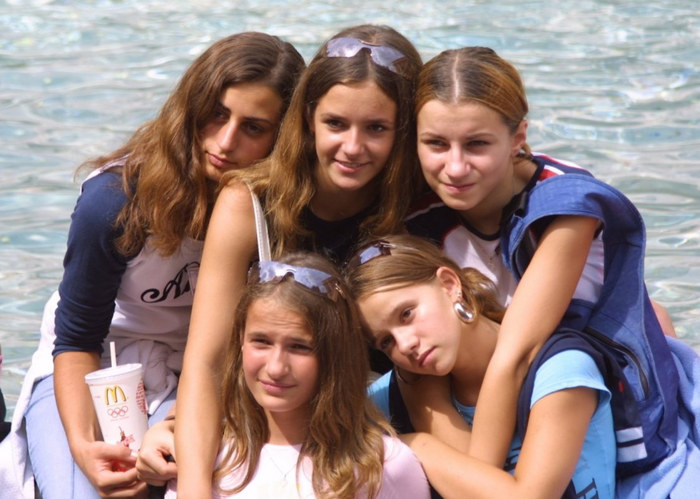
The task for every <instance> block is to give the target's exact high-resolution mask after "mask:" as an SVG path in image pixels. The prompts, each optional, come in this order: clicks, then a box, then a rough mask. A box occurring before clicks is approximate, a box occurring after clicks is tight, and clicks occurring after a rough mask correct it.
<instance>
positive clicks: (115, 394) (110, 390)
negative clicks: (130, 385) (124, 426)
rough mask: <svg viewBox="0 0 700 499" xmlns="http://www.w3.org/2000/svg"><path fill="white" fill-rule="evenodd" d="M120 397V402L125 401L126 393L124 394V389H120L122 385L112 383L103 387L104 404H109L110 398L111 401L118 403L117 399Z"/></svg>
mask: <svg viewBox="0 0 700 499" xmlns="http://www.w3.org/2000/svg"><path fill="white" fill-rule="evenodd" d="M120 398H121V401H122V402H126V395H124V390H122V387H121V386H119V385H114V386H111V387H110V386H108V387H106V388H105V404H106V405H109V404H110V403H111V402H110V400H112V401H113V403H115V404H116V403H118V402H119V399H120Z"/></svg>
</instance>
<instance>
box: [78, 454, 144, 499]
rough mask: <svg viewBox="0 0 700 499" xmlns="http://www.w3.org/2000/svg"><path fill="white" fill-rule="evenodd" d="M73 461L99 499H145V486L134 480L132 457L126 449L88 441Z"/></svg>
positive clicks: (133, 459) (134, 469)
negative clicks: (100, 498)
mask: <svg viewBox="0 0 700 499" xmlns="http://www.w3.org/2000/svg"><path fill="white" fill-rule="evenodd" d="M76 462H77V463H78V465H79V466H80V468H81V469H82V470H83V473H85V476H86V477H87V478H88V480H90V483H92V485H93V486H94V487H95V489H96V490H97V492H98V493H99V494H100V496H101V497H105V498H121V497H141V498H146V497H148V486H147V485H146V483H145V482H142V481H140V480H139V479H138V477H137V473H136V468H135V465H136V458H135V457H134V456H132V455H131V450H130V449H129V448H128V447H124V446H123V445H119V444H108V443H105V442H101V441H96V442H88V443H85V444H84V445H83V446H81V448H80V450H79V451H78V452H76Z"/></svg>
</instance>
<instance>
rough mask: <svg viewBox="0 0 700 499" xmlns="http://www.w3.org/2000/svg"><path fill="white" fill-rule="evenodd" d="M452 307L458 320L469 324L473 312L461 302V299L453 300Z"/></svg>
mask: <svg viewBox="0 0 700 499" xmlns="http://www.w3.org/2000/svg"><path fill="white" fill-rule="evenodd" d="M460 298H461V297H460ZM452 308H453V309H454V311H455V313H456V314H457V317H459V320H461V321H462V322H464V323H466V324H469V323H470V322H472V321H473V320H474V312H472V311H471V310H468V309H467V307H465V306H464V303H462V300H461V299H460V300H457V301H456V302H454V305H452Z"/></svg>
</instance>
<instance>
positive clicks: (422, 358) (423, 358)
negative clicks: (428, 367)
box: [418, 347, 435, 367]
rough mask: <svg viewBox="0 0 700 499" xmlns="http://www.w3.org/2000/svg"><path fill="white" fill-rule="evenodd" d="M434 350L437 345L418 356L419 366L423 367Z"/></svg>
mask: <svg viewBox="0 0 700 499" xmlns="http://www.w3.org/2000/svg"><path fill="white" fill-rule="evenodd" d="M433 350H435V347H432V348H429V349H428V350H426V351H425V352H423V353H422V354H420V355H419V356H418V366H419V367H423V366H424V365H425V362H426V361H427V360H428V357H430V354H431V353H433Z"/></svg>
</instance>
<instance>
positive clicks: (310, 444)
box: [214, 253, 393, 498]
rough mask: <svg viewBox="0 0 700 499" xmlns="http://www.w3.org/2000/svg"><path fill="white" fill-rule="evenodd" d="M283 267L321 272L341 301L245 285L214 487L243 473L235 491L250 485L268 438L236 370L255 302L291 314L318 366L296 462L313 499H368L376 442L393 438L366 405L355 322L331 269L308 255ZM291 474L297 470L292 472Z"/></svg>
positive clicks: (286, 284)
mask: <svg viewBox="0 0 700 499" xmlns="http://www.w3.org/2000/svg"><path fill="white" fill-rule="evenodd" d="M281 261H283V262H284V263H287V264H290V265H298V266H304V267H310V268H314V269H318V270H322V271H323V272H326V273H327V274H330V275H331V276H332V277H334V278H335V279H336V280H337V282H338V286H339V288H340V293H341V296H340V297H339V298H338V299H337V300H336V301H332V300H331V299H330V298H328V297H326V296H321V295H319V294H317V293H315V292H312V291H310V290H309V289H307V288H306V287H304V286H303V285H301V284H298V283H296V282H295V281H294V280H293V279H284V280H282V281H281V282H279V283H274V282H269V283H255V282H254V283H250V284H248V286H247V287H246V288H245V290H244V292H243V296H242V298H241V300H240V302H239V304H238V307H237V310H236V317H235V322H234V328H233V334H232V335H231V341H230V345H229V348H228V351H227V357H228V358H227V361H226V364H225V366H227V367H226V370H225V373H224V382H223V391H222V396H223V404H222V406H223V407H224V437H223V441H224V442H225V443H226V444H227V447H228V451H227V453H226V454H225V455H224V456H223V459H222V460H221V464H220V465H219V466H218V467H217V469H216V470H215V473H214V479H215V482H218V481H219V480H220V479H221V478H222V477H223V476H225V475H226V474H227V473H230V472H231V470H233V469H236V468H239V467H243V468H242V469H244V470H245V476H244V479H243V481H242V482H241V483H240V484H238V485H237V486H236V487H235V488H234V489H233V490H230V491H229V490H226V491H223V492H225V493H229V494H230V493H235V492H239V491H241V490H243V489H244V488H245V487H246V486H247V485H248V483H250V480H251V479H252V477H253V475H254V474H255V471H256V469H257V467H258V462H259V460H260V451H261V449H262V446H263V444H265V443H266V442H267V440H268V437H269V429H268V424H267V419H266V417H265V414H264V412H263V409H262V407H260V405H259V404H258V403H257V402H256V401H255V398H254V397H253V395H252V394H251V392H250V390H249V389H248V387H247V385H246V382H245V376H244V374H243V368H242V362H243V359H242V357H243V356H242V342H243V333H244V331H245V326H246V317H247V313H248V310H249V309H250V307H251V306H252V304H253V303H255V302H256V301H257V300H261V299H272V300H274V301H275V302H276V303H277V304H278V305H279V307H281V308H284V309H286V310H289V311H292V312H294V313H296V314H299V315H300V316H301V317H302V318H303V319H304V320H305V321H306V324H307V326H308V329H309V331H310V332H311V334H312V337H313V346H314V351H315V355H316V357H317V359H318V366H319V368H318V391H317V393H316V394H315V395H314V397H313V399H312V400H311V401H310V406H311V408H312V414H311V417H310V420H309V422H308V434H307V436H306V439H305V440H304V442H303V444H302V447H301V453H300V461H301V457H303V456H308V457H309V458H310V459H311V462H312V464H313V474H312V485H313V489H314V493H315V494H316V496H317V497H323V498H354V497H355V496H356V495H357V494H358V492H362V493H363V494H365V493H366V494H367V497H371V498H373V497H376V495H377V493H378V491H379V488H380V486H381V480H382V469H383V463H384V444H383V440H382V436H383V435H384V434H393V433H392V430H391V428H390V426H389V424H388V423H387V422H386V420H385V419H384V416H383V415H382V414H381V413H379V412H378V410H377V409H376V408H375V407H374V405H373V404H372V403H371V401H370V400H369V399H368V397H367V392H366V389H367V374H368V372H369V360H368V355H367V346H366V345H367V344H366V342H365V341H364V339H363V336H362V331H361V328H360V322H359V315H358V311H357V308H356V305H355V303H354V301H353V300H351V299H349V297H350V295H349V292H348V290H347V288H346V287H345V284H344V283H343V282H342V278H341V276H340V274H339V273H338V272H337V270H336V269H335V268H334V266H333V265H332V264H331V263H330V262H329V261H328V260H327V259H326V258H324V257H322V256H320V255H317V254H313V253H295V254H290V255H288V256H286V257H285V258H283V259H281ZM297 469H298V468H297Z"/></svg>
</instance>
